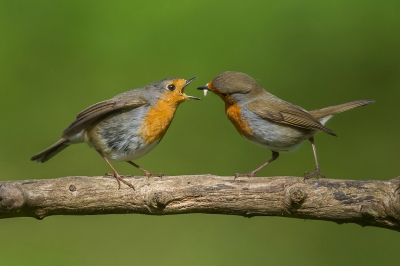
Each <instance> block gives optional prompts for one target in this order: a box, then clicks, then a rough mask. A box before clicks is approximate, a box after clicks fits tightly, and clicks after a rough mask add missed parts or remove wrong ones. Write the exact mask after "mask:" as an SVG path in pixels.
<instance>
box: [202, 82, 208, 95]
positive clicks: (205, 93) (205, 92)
mask: <svg viewBox="0 0 400 266" xmlns="http://www.w3.org/2000/svg"><path fill="white" fill-rule="evenodd" d="M206 87H208V83H207V84H206ZM203 92H204V97H206V96H207V92H208V89H207V88H205V89H204V90H203Z"/></svg>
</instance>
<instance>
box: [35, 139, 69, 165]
mask: <svg viewBox="0 0 400 266" xmlns="http://www.w3.org/2000/svg"><path fill="white" fill-rule="evenodd" d="M69 145H71V142H70V141H69V140H67V139H60V140H59V141H57V142H56V143H54V144H53V145H51V146H50V147H48V148H47V149H45V150H44V151H41V152H39V153H38V154H36V155H34V156H33V157H32V158H31V161H36V162H38V163H44V162H47V161H48V160H50V159H51V158H52V157H53V156H54V155H56V154H57V153H59V152H60V151H62V150H64V149H65V148H67V147H68V146H69Z"/></svg>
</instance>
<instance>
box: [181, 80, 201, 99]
mask: <svg viewBox="0 0 400 266" xmlns="http://www.w3.org/2000/svg"><path fill="white" fill-rule="evenodd" d="M195 79H197V77H193V78H191V79H188V80H186V83H185V84H184V85H183V88H185V87H186V86H187V85H189V84H190V83H191V82H192V81H193V80H195ZM183 88H182V89H183ZM185 95H186V94H185ZM186 97H187V98H189V99H193V100H201V99H200V98H197V97H194V96H189V95H186Z"/></svg>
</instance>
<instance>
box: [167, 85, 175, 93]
mask: <svg viewBox="0 0 400 266" xmlns="http://www.w3.org/2000/svg"><path fill="white" fill-rule="evenodd" d="M167 88H168V89H169V90H170V91H173V90H175V85H174V84H169V85H168V87H167Z"/></svg>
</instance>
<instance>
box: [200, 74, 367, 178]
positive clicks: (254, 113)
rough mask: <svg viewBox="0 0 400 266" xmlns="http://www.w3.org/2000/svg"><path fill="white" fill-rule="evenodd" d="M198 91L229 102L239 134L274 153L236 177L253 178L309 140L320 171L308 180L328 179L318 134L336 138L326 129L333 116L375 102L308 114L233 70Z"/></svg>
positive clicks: (338, 106) (317, 169)
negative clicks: (317, 145) (321, 165)
mask: <svg viewBox="0 0 400 266" xmlns="http://www.w3.org/2000/svg"><path fill="white" fill-rule="evenodd" d="M198 89H199V90H204V95H206V94H207V91H212V92H214V93H216V94H217V95H218V96H219V97H220V98H221V99H222V100H223V101H224V102H225V111H226V115H227V116H228V118H229V120H230V121H231V122H232V123H233V125H234V126H235V128H236V130H237V131H238V132H239V134H240V135H242V136H243V137H245V138H246V139H248V140H249V141H251V142H253V143H255V144H257V145H259V146H262V147H265V148H267V149H270V150H271V151H272V158H271V159H270V160H268V161H267V162H266V163H264V164H263V165H261V166H260V167H258V168H257V169H255V170H254V171H252V172H250V173H248V174H236V175H235V178H237V177H241V176H247V177H253V176H254V175H255V174H256V173H257V172H258V171H260V170H261V169H262V168H263V167H265V166H266V165H268V164H270V163H271V162H273V161H275V160H276V159H277V158H278V157H279V153H280V152H283V151H291V150H293V149H295V148H297V147H298V146H299V145H300V144H301V143H302V142H303V141H305V140H309V141H310V142H311V146H312V149H313V152H314V159H315V164H316V169H315V171H313V172H311V173H310V172H306V173H305V175H304V177H305V178H306V179H307V178H310V177H313V176H317V177H318V176H320V177H325V176H324V175H323V174H322V173H321V170H320V168H319V165H318V159H317V152H316V149H315V143H314V135H315V134H316V133H317V132H319V131H322V132H325V133H327V134H329V135H332V136H336V134H335V133H334V132H333V131H332V130H330V129H328V128H326V127H325V126H324V125H325V123H326V122H327V121H328V120H329V119H330V118H332V116H333V115H335V114H337V113H341V112H344V111H347V110H350V109H353V108H355V107H358V106H363V105H367V104H370V103H373V102H374V101H373V100H358V101H353V102H348V103H344V104H339V105H335V106H330V107H326V108H322V109H317V110H313V111H306V110H305V109H303V108H301V107H299V106H296V105H293V104H291V103H288V102H286V101H284V100H281V99H279V98H278V97H276V96H274V95H272V94H271V93H269V92H267V91H266V90H264V89H263V88H261V87H260V85H258V83H257V82H256V81H255V80H254V79H253V78H252V77H250V76H248V75H246V74H244V73H239V72H232V71H228V72H224V73H222V74H220V75H218V76H216V77H215V78H214V79H213V80H212V81H211V82H209V83H207V84H206V85H205V86H203V87H199V88H198Z"/></svg>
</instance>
